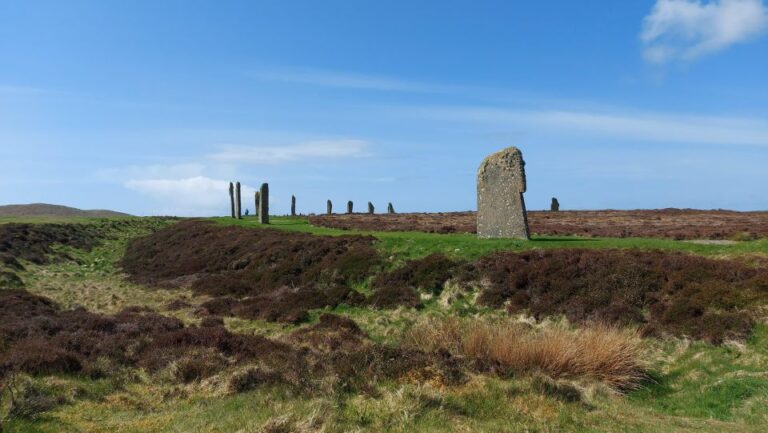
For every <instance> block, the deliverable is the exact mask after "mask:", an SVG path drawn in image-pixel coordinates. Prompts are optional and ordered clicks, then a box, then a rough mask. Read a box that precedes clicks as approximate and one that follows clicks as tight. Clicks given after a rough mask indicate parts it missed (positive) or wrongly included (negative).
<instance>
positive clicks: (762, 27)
mask: <svg viewBox="0 0 768 433" xmlns="http://www.w3.org/2000/svg"><path fill="white" fill-rule="evenodd" d="M766 29H768V8H766V6H765V5H764V4H763V1H762V0H712V1H710V2H705V3H702V2H701V1H699V0H657V2H656V4H655V6H654V7H653V10H651V13H650V14H649V15H648V16H647V17H645V19H644V21H643V30H642V32H641V34H640V39H641V40H642V42H643V44H644V51H643V55H644V57H645V59H646V60H647V61H649V62H652V63H664V62H667V61H670V60H674V59H682V60H693V59H696V58H698V57H700V56H703V55H705V54H709V53H713V52H716V51H720V50H723V49H725V48H727V47H729V46H731V45H733V44H736V43H739V42H744V41H747V40H750V39H753V38H755V37H757V36H758V35H760V34H761V33H763V32H765V31H766Z"/></svg>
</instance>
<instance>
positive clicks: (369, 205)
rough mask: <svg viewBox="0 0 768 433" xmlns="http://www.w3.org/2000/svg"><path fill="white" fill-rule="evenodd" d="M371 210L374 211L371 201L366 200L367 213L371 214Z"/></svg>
mask: <svg viewBox="0 0 768 433" xmlns="http://www.w3.org/2000/svg"><path fill="white" fill-rule="evenodd" d="M373 211H374V209H373V203H371V202H368V213H369V214H371V215H373Z"/></svg>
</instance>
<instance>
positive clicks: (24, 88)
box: [0, 85, 45, 95]
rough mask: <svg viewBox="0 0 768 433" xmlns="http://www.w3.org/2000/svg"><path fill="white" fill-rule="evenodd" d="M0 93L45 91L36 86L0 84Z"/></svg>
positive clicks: (35, 92) (38, 92) (26, 93)
mask: <svg viewBox="0 0 768 433" xmlns="http://www.w3.org/2000/svg"><path fill="white" fill-rule="evenodd" d="M0 93H7V94H25V95H29V94H40V93H45V90H43V89H39V88H37V87H27V86H9V85H0Z"/></svg>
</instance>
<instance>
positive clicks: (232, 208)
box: [229, 182, 237, 218]
mask: <svg viewBox="0 0 768 433" xmlns="http://www.w3.org/2000/svg"><path fill="white" fill-rule="evenodd" d="M229 207H230V212H231V214H232V218H235V217H237V215H235V185H234V184H233V183H232V182H230V183H229Z"/></svg>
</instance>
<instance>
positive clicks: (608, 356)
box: [404, 318, 646, 391]
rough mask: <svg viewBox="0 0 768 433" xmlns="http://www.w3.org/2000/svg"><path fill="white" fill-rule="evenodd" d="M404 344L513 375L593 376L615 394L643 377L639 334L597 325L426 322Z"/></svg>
mask: <svg viewBox="0 0 768 433" xmlns="http://www.w3.org/2000/svg"><path fill="white" fill-rule="evenodd" d="M404 344H405V345H406V346H409V347H414V348H419V349H421V350H426V351H440V350H447V351H449V352H451V353H452V354H454V355H460V356H464V357H467V358H470V359H475V360H478V361H481V362H488V363H492V364H495V365H497V366H498V367H501V368H503V369H506V370H507V371H509V372H514V373H529V372H542V373H545V374H548V375H551V376H553V377H568V378H580V377H586V378H592V379H596V380H599V381H602V382H604V383H606V384H608V385H610V386H611V387H613V388H614V389H617V390H620V391H625V390H630V389H633V388H636V387H637V386H638V385H639V383H640V382H641V381H642V380H643V379H644V378H645V377H646V374H645V368H644V365H643V361H642V358H643V357H642V354H643V347H642V341H641V339H640V337H639V335H638V333H637V332H636V331H633V330H626V329H619V328H615V327H611V326H607V325H600V324H596V325H590V326H587V327H585V328H581V329H577V330H571V329H565V328H563V327H553V328H548V329H541V330H537V329H533V328H531V327H529V326H526V325H524V324H521V323H517V322H513V321H502V322H490V321H488V320H483V319H471V320H460V319H456V318H445V319H431V320H426V321H423V322H421V323H418V324H416V325H415V326H414V327H412V328H411V329H410V330H409V331H408V332H407V333H406V335H405V338H404Z"/></svg>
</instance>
